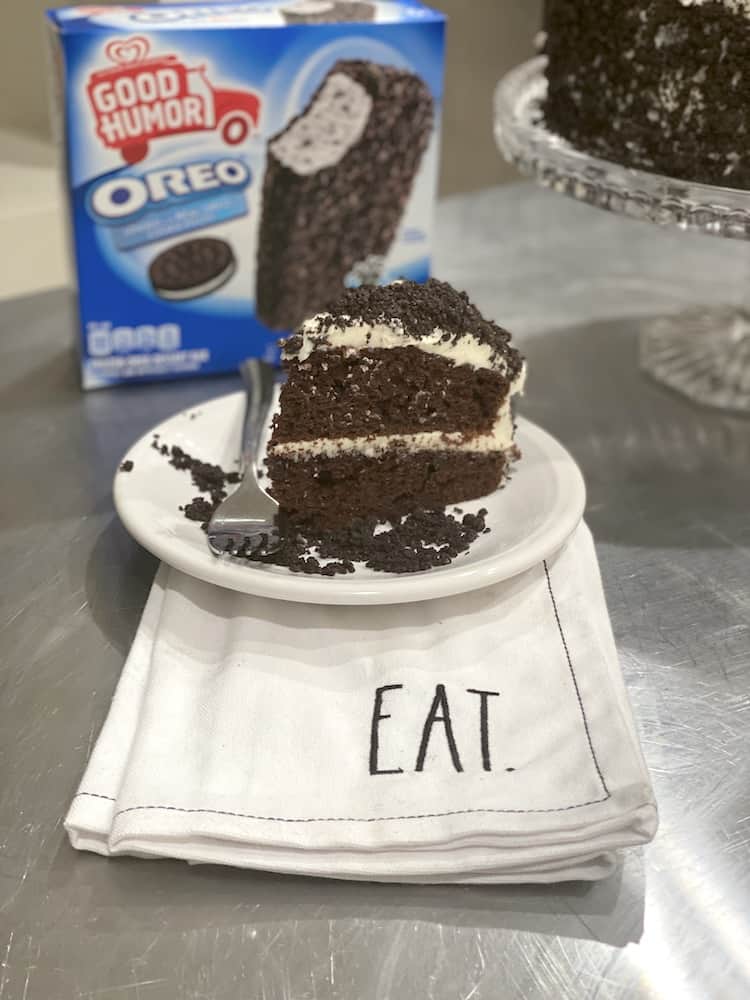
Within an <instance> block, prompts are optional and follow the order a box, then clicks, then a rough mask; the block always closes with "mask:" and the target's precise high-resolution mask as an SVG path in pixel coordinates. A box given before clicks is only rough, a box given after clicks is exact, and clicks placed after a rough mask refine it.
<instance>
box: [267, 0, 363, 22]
mask: <svg viewBox="0 0 750 1000" xmlns="http://www.w3.org/2000/svg"><path fill="white" fill-rule="evenodd" d="M280 10H281V15H282V17H283V18H284V20H285V21H286V23H287V24H336V23H343V22H344V21H372V20H374V19H375V4H374V3H369V2H368V0H296V2H294V3H289V4H285V5H284V6H283V7H281V8H280Z"/></svg>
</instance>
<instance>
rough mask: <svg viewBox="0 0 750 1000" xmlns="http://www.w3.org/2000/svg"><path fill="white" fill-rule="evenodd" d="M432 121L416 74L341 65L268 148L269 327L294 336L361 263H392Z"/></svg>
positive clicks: (265, 292)
mask: <svg viewBox="0 0 750 1000" xmlns="http://www.w3.org/2000/svg"><path fill="white" fill-rule="evenodd" d="M433 121H434V108H433V100H432V96H431V94H430V91H429V89H428V88H427V86H426V84H425V83H424V81H423V80H422V79H421V78H420V77H419V76H417V75H416V74H414V73H410V72H408V71H406V70H402V69H396V68H395V67H393V66H385V65H382V64H380V63H375V62H369V61H364V60H341V61H339V62H337V63H335V64H334V66H333V67H332V68H331V70H330V71H329V72H328V74H327V75H326V76H325V78H324V79H323V82H322V83H321V85H320V86H319V88H318V89H317V91H316V92H315V94H314V95H313V97H312V98H311V100H310V102H309V104H308V106H307V107H306V108H305V109H304V111H302V113H301V114H299V115H298V116H297V117H295V118H293V119H292V120H291V121H290V122H289V123H288V125H287V126H286V127H285V128H284V129H283V130H282V131H281V132H279V133H277V134H276V135H275V136H273V137H272V138H271V139H270V140H269V142H268V147H267V153H266V171H265V177H264V181H263V207H262V215H261V222H260V230H259V237H258V266H257V277H256V311H257V315H258V317H259V318H260V319H261V320H262V321H263V322H264V323H265V324H266V325H267V326H269V327H270V328H271V329H273V330H288V329H293V328H294V327H296V326H298V325H299V324H300V323H301V322H302V320H304V319H305V318H306V317H308V316H311V315H313V314H314V313H316V312H318V311H319V310H320V309H321V308H323V307H324V306H325V305H326V304H327V303H328V302H330V301H332V300H334V299H336V298H337V297H338V296H339V295H340V293H341V292H342V290H343V288H344V279H345V278H346V276H347V274H349V272H350V271H352V269H354V268H355V267H356V266H357V265H359V264H360V263H361V262H362V261H365V260H372V259H377V258H382V257H385V255H386V253H387V252H388V249H389V248H390V246H391V243H392V242H393V239H394V237H395V235H396V231H397V229H398V225H399V222H400V220H401V216H402V215H403V212H404V208H405V207H406V203H407V201H408V198H409V195H410V193H411V189H412V184H413V182H414V178H415V176H416V173H417V171H418V169H419V165H420V163H421V161H422V156H423V155H424V152H425V150H426V148H427V145H428V143H429V140H430V135H431V133H432V128H433Z"/></svg>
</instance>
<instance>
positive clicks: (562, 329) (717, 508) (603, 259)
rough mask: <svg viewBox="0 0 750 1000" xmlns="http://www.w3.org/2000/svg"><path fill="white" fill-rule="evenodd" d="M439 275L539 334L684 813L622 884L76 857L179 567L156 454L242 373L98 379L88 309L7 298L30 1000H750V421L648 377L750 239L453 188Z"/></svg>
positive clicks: (15, 977) (13, 985)
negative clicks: (167, 585) (92, 795)
mask: <svg viewBox="0 0 750 1000" xmlns="http://www.w3.org/2000/svg"><path fill="white" fill-rule="evenodd" d="M438 235H439V240H438V251H437V266H436V273H437V274H438V275H439V276H441V277H446V278H449V279H451V280H453V281H454V282H456V283H457V284H459V285H463V286H464V287H466V288H467V289H468V290H469V291H470V293H471V294H472V295H474V296H475V298H476V300H477V301H478V303H479V304H480V305H481V306H482V307H483V308H484V309H485V310H487V311H488V312H490V313H491V314H492V315H493V316H494V317H495V318H496V319H497V320H498V321H499V322H501V323H502V324H504V325H506V326H508V327H509V328H510V329H512V330H514V331H515V332H516V334H517V336H518V339H519V340H520V342H521V343H522V345H523V347H524V348H525V350H526V353H527V355H528V357H529V366H530V373H531V374H530V379H529V387H528V395H527V399H526V401H525V403H524V412H525V413H527V414H528V415H529V416H530V417H532V418H533V419H534V420H536V421H538V422H540V423H541V424H543V425H544V426H546V427H548V428H549V429H550V430H551V431H553V432H554V433H556V434H557V435H558V436H559V437H560V439H561V440H562V441H563V442H564V443H565V444H566V445H567V446H568V447H569V448H570V449H571V451H572V452H573V454H574V455H575V456H576V457H577V459H578V461H579V462H580V464H581V466H582V468H583V470H584V473H585V475H586V479H587V483H588V490H589V505H588V520H589V523H590V525H591V527H592V529H593V531H594V534H595V536H596V539H597V544H598V551H599V557H600V560H601V566H602V572H603V576H604V583H605V589H606V593H607V598H608V600H609V604H610V608H611V613H612V621H613V625H614V630H615V635H616V638H617V642H618V646H619V650H620V656H621V660H622V666H623V670H624V673H625V677H626V680H627V683H628V687H629V690H630V695H631V698H632V702H633V707H634V710H635V714H636V717H637V721H638V724H639V727H640V731H641V734H642V739H643V747H644V750H645V754H646V757H647V760H648V763H649V765H650V768H651V773H652V775H653V780H654V785H655V788H656V794H657V798H658V801H659V805H660V810H661V829H660V832H659V835H658V837H657V839H656V841H655V843H654V844H653V845H651V846H650V847H649V848H648V849H646V850H645V851H643V852H640V853H639V852H629V853H628V854H627V856H626V857H625V859H624V862H623V865H622V867H621V869H620V870H619V871H618V872H617V873H616V874H615V875H613V876H612V877H611V878H610V879H608V880H606V881H605V882H602V883H599V884H596V885H584V884H573V885H566V886H562V887H555V886H552V887H542V888H529V887H520V888H515V889H514V888H505V887H497V888H494V887H486V888H468V887H467V888H461V887H458V888H454V887H450V888H419V887H404V888H401V887H397V886H378V885H362V884H347V883H337V882H326V881H315V880H307V879H304V878H291V877H280V876H274V875H267V874H262V873H253V872H247V871H237V870H231V869H220V868H214V867H194V868H190V867H188V866H187V865H185V864H183V863H179V862H170V861H142V860H134V859H129V858H121V859H117V860H110V861H107V860H105V859H103V858H101V857H96V856H93V855H85V854H78V853H76V852H74V851H73V850H72V849H71V848H70V846H69V844H68V842H67V838H66V837H65V835H64V831H63V829H62V817H63V816H64V814H65V812H66V810H67V807H68V803H69V801H70V798H71V796H72V794H73V792H74V790H75V788H76V785H77V783H78V780H79V778H80V776H81V773H82V771H83V767H84V764H85V761H86V758H87V755H88V753H89V751H90V750H91V746H92V744H93V742H94V740H95V739H96V736H97V733H98V731H99V728H100V726H101V723H102V721H103V719H104V716H105V714H106V711H107V707H108V705H109V701H110V697H111V695H112V691H113V688H114V686H115V683H116V681H117V677H118V674H119V672H120V668H121V666H122V663H123V659H124V657H125V653H126V651H127V648H128V644H129V643H130V641H131V638H132V636H133V633H134V630H135V628H136V624H137V621H138V616H139V613H140V611H141V608H142V606H143V603H144V601H145V598H146V594H147V592H148V588H149V585H150V582H151V579H152V576H153V573H154V569H155V562H154V560H153V559H152V558H151V557H150V556H149V555H147V554H146V553H145V552H143V551H142V550H141V549H139V548H138V546H137V545H136V544H135V543H134V542H132V541H131V540H130V539H129V537H128V536H127V535H126V534H125V532H124V530H123V529H122V528H121V527H120V525H119V523H118V521H117V519H116V517H115V515H114V512H113V509H112V497H111V493H110V483H111V478H112V473H113V471H114V468H115V465H116V462H117V459H118V457H119V456H120V454H121V453H122V452H123V451H124V450H125V448H126V447H127V445H128V444H129V443H130V442H131V441H132V440H133V439H134V438H136V437H138V436H139V435H140V434H142V433H143V432H144V431H145V430H147V429H148V428H149V427H150V426H151V425H152V424H153V423H155V422H156V421H158V420H161V419H162V418H163V417H165V416H167V415H168V414H170V413H172V412H173V411H175V410H178V409H181V408H182V407H185V406H189V405H192V404H194V403H197V402H200V401H201V400H205V399H207V398H209V397H211V396H214V395H216V394H218V393H220V392H225V391H228V390H229V389H230V388H233V387H234V385H235V381H234V380H233V379H232V378H222V379H211V380H204V381H200V380H199V381H191V382H181V383H180V382H176V383H171V384H162V385H157V386H149V387H129V388H124V389H115V390H107V391H99V392H96V393H90V394H88V395H86V396H84V395H82V394H81V393H80V391H79V389H78V384H77V374H76V367H75V362H74V360H73V358H72V355H71V351H70V337H71V325H72V322H73V320H72V309H71V300H70V297H69V295H68V294H67V293H65V292H62V291H53V292H49V293H47V294H43V295H38V296H34V297H31V298H26V299H19V300H15V301H9V302H5V303H1V304H0V415H1V416H2V421H1V422H0V440H2V449H1V452H0V453H1V454H2V461H3V485H2V501H1V503H2V509H3V517H2V528H0V546H1V552H2V569H3V572H2V575H1V578H0V609H1V610H0V621H1V623H2V624H1V631H0V649H1V651H2V655H1V656H0V1000H57V998H62V1000H67V998H76V1000H89V998H91V1000H94V998H100V997H101V998H105V1000H183V998H184V1000H199V998H200V1000H237V998H263V1000H282V998H283V1000H307V998H310V1000H333V998H336V1000H400V998H408V1000H413V998H422V997H424V998H436V1000H488V998H491V1000H496V998H521V997H523V998H542V997H552V998H555V1000H560V998H565V997H571V998H575V1000H579V998H592V1000H593V998H594V997H596V998H597V1000H611V998H620V997H623V998H624V997H627V998H641V997H644V998H645V997H649V998H651V997H670V998H671V997H679V998H693V997H694V998H696V1000H706V998H714V997H715V998H720V1000H732V998H734V997H738V998H743V1000H746V998H747V997H748V996H750V957H748V956H749V954H750V952H749V951H748V943H749V942H750V764H749V763H748V761H749V760H750V754H749V753H748V740H750V626H749V620H750V558H749V557H748V546H749V545H750V516H749V515H750V420H744V419H741V418H734V417H729V416H724V415H721V414H718V413H712V412H708V411H704V410H700V409H697V408H695V407H693V406H692V405H690V404H689V403H687V402H684V401H683V400H681V399H680V398H678V397H676V396H672V395H670V394H668V393H667V392H666V391H665V390H662V389H661V388H659V387H658V386H656V385H653V384H651V383H650V382H649V381H648V380H646V379H645V378H644V377H642V376H641V375H640V374H639V373H638V371H637V369H636V338H637V333H638V329H639V323H640V319H639V317H643V316H647V315H649V314H657V313H662V312H671V311H674V310H676V309H678V308H680V307H681V306H683V305H686V304H689V303H692V302H703V303H723V302H729V301H734V300H736V299H738V298H741V295H742V285H743V282H746V281H747V278H748V276H750V247H748V246H746V245H744V244H737V243H731V242H726V243H725V242H722V241H719V240H713V239H707V238H705V237H698V236H683V235H682V234H680V233H676V232H665V231H660V230H657V229H655V228H652V227H650V226H647V225H645V224H642V223H635V222H632V221H629V220H626V219H621V218H616V217H614V216H609V215H607V214H605V213H600V212H597V211H596V210H594V209H590V208H587V207H585V206H582V205H577V204H574V203H572V202H568V201H567V200H565V199H562V198H559V197H556V196H554V195H551V194H549V193H546V192H542V191H537V190H536V189H534V188H532V187H530V186H528V185H513V186H510V187H506V188H503V189H495V190H491V191H487V192H483V193H481V194H477V195H471V196H461V197H458V198H454V199H451V200H449V201H446V202H445V203H443V204H442V205H441V206H440V209H439V234H438Z"/></svg>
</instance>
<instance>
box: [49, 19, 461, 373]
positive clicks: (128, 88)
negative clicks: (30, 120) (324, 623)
mask: <svg viewBox="0 0 750 1000" xmlns="http://www.w3.org/2000/svg"><path fill="white" fill-rule="evenodd" d="M47 16H48V20H49V24H50V28H51V40H52V52H53V67H54V82H55V86H54V92H55V96H56V103H57V106H58V108H59V116H58V121H59V123H60V125H61V129H60V134H61V136H62V140H63V148H64V178H65V186H66V191H67V195H68V199H69V206H70V213H69V217H70V222H71V242H72V246H73V253H74V256H75V264H76V272H77V276H78V291H79V296H78V298H79V309H80V339H81V365H82V381H83V386H84V388H86V389H93V388H98V387H101V386H109V385H119V384H123V383H126V382H141V381H149V380H156V379H165V378H177V377H187V376H192V375H201V374H208V373H212V372H222V371H229V370H232V369H234V368H236V367H237V365H238V363H239V362H240V361H241V360H242V359H244V358H247V357H263V358H266V359H268V360H275V359H276V358H277V352H278V346H277V343H278V340H279V338H280V337H282V336H284V335H285V334H286V333H288V332H289V331H290V330H293V329H295V328H296V327H297V326H298V325H299V324H300V323H301V322H302V321H303V320H304V319H306V318H307V317H309V316H312V315H315V314H316V313H317V312H320V311H322V310H324V309H325V307H326V305H327V304H328V303H330V302H332V301H334V300H335V299H336V298H337V297H338V296H339V295H340V294H341V292H342V291H343V290H344V289H345V288H346V287H351V286H352V285H356V284H359V283H361V282H372V281H380V282H387V281H391V280H394V279H396V278H404V277H405V278H411V279H413V280H416V281H424V280H425V279H426V278H427V277H428V275H429V269H430V236H431V226H432V215H433V209H434V201H435V191H436V182H437V168H438V155H439V135H440V110H441V103H442V85H443V45H444V39H443V36H444V17H443V15H442V14H440V13H438V12H435V11H433V10H430V9H429V8H427V7H425V6H423V5H422V4H421V3H418V2H417V0H398V2H396V0H255V2H253V0H250V2H239V0H235V2H230V3H203V4H199V3H187V4H170V3H166V4H159V5H154V4H143V5H131V4H129V5H122V6H86V7H68V8H63V9H58V10H52V11H49V12H48V15H47Z"/></svg>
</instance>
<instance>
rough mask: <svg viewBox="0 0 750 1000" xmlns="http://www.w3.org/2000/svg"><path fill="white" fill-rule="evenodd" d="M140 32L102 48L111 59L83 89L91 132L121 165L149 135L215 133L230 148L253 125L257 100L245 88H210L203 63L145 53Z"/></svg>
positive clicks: (137, 155)
mask: <svg viewBox="0 0 750 1000" xmlns="http://www.w3.org/2000/svg"><path fill="white" fill-rule="evenodd" d="M149 48H150V45H149V41H148V39H147V38H144V37H143V36H141V35H137V36H135V37H132V38H117V39H115V40H113V41H111V42H109V44H108V45H107V46H106V47H105V52H106V55H107V58H108V59H109V60H110V61H111V62H112V63H114V65H112V66H109V67H108V68H107V69H102V70H97V71H96V72H94V73H92V74H91V76H90V77H89V81H88V84H87V87H86V90H87V93H88V98H89V102H90V104H91V108H92V110H93V112H94V115H95V117H96V134H97V135H98V136H99V138H100V139H101V141H102V142H103V143H104V145H105V146H107V147H108V148H109V149H117V150H119V151H120V153H121V154H122V157H123V159H124V160H125V162H126V163H138V162H139V161H140V160H142V159H143V158H144V157H145V156H146V154H147V153H148V148H149V143H150V142H151V141H152V140H153V139H161V138H163V137H165V136H172V135H182V134H185V133H187V132H199V131H218V132H219V133H220V135H221V137H222V139H223V140H224V142H226V143H228V144H229V145H232V146H235V145H238V144H239V143H241V142H244V141H245V139H247V137H248V136H249V135H250V133H251V131H252V130H253V129H254V128H256V127H257V124H258V116H259V114H260V99H259V98H258V96H257V95H256V94H253V93H252V92H250V91H242V90H227V89H222V88H216V87H214V86H212V84H211V83H210V82H209V80H208V77H207V76H206V67H205V66H192V67H190V66H186V65H185V63H184V62H183V61H182V60H181V59H180V58H179V56H176V55H164V56H149Z"/></svg>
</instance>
